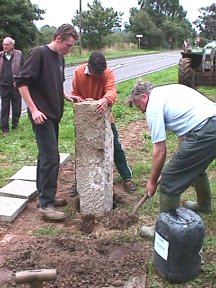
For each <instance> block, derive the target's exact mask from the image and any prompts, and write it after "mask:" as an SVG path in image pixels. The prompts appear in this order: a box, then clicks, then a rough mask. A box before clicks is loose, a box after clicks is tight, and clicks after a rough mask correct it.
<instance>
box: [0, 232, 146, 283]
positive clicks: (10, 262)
mask: <svg viewBox="0 0 216 288" xmlns="http://www.w3.org/2000/svg"><path fill="white" fill-rule="evenodd" d="M147 245H148V244H147V243H146V242H142V241H125V239H124V240H116V241H104V240H93V239H80V240H77V239H75V238H73V237H70V236H68V237H57V238H49V237H45V238H44V237H43V238H36V239H32V240H31V241H22V242H19V243H16V245H15V246H14V247H13V248H12V249H11V251H10V253H9V255H7V257H6V258H5V261H4V263H2V264H1V265H0V269H1V271H2V269H4V271H12V273H11V274H12V277H11V280H9V281H8V282H7V283H5V284H4V283H2V284H1V288H12V287H17V286H15V282H14V275H15V271H22V270H29V269H42V268H43V269H46V268H47V269H48V268H49V269H57V280H56V281H55V282H52V283H51V282H50V283H48V282H46V283H44V286H43V287H47V288H57V287H58V288H63V287H67V288H70V287H73V288H75V287H76V288H79V287H82V288H100V287H124V284H125V283H126V282H130V281H132V278H134V277H135V278H137V279H139V278H140V279H143V277H144V276H145V274H146V271H145V263H146V257H147V253H146V251H148V247H147ZM133 281H134V280H133ZM139 281H141V280H139ZM19 287H20V288H24V287H29V286H28V285H27V284H20V285H19ZM131 287H133V286H131ZM143 287H144V286H143Z"/></svg>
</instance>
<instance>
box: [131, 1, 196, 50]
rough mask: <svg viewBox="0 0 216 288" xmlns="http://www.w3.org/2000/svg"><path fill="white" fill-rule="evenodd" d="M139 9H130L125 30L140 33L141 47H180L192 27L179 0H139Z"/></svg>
mask: <svg viewBox="0 0 216 288" xmlns="http://www.w3.org/2000/svg"><path fill="white" fill-rule="evenodd" d="M138 4H139V5H140V10H138V9H136V8H132V9H130V19H129V22H130V25H128V26H126V29H127V30H129V31H130V30H131V31H133V32H134V33H135V34H142V35H143V38H142V45H141V47H147V48H153V47H166V48H168V47H170V48H175V47H180V46H181V45H182V43H183V41H184V39H185V38H190V37H191V35H192V33H193V29H192V26H191V24H190V23H189V21H188V20H187V19H186V14H187V12H186V11H184V9H183V7H182V6H181V5H180V4H179V0H155V1H154V0H139V1H138Z"/></svg>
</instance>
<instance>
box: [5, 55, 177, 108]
mask: <svg viewBox="0 0 216 288" xmlns="http://www.w3.org/2000/svg"><path fill="white" fill-rule="evenodd" d="M180 57H181V54H180V52H178V51H177V52H176V51H175V52H166V53H157V54H148V55H140V56H133V57H125V58H124V57H122V58H118V59H113V60H108V61H107V64H108V66H109V67H110V68H112V69H113V70H114V72H115V76H116V82H117V83H118V82H122V81H125V80H128V79H132V78H136V77H139V76H142V75H145V74H148V73H151V72H155V71H158V70H162V69H164V68H166V67H170V66H173V65H176V64H177V63H178V61H179V59H180ZM75 68H76V66H72V67H66V68H65V76H66V81H65V83H64V87H65V90H66V91H67V92H70V90H71V80H72V77H73V72H74V69H75ZM0 104H1V99H0ZM25 109H26V105H25V103H24V101H23V104H22V110H23V111H25Z"/></svg>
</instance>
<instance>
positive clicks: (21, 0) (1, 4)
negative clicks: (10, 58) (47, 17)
mask: <svg viewBox="0 0 216 288" xmlns="http://www.w3.org/2000/svg"><path fill="white" fill-rule="evenodd" d="M44 13H45V11H44V10H41V9H39V7H38V5H33V4H32V3H31V1H30V0H16V1H14V0H4V1H3V0H0V15H1V18H0V38H1V39H2V38H4V37H5V36H11V37H12V38H14V39H15V41H16V48H18V49H21V50H26V49H28V48H29V47H31V46H32V45H33V43H34V41H35V40H36V37H37V33H38V30H37V28H36V26H35V25H34V21H37V20H43V18H42V14H44Z"/></svg>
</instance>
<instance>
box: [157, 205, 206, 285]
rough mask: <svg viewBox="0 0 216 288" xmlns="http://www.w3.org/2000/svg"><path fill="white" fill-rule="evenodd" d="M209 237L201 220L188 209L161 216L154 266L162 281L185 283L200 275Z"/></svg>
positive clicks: (161, 214)
mask: <svg viewBox="0 0 216 288" xmlns="http://www.w3.org/2000/svg"><path fill="white" fill-rule="evenodd" d="M204 236H205V228H204V223H203V220H202V219H201V217H200V216H199V215H198V214H197V213H195V212H193V211H191V210H188V209H186V208H178V209H176V210H173V211H170V212H168V213H165V212H162V213H160V215H159V217H158V219H157V221H156V225H155V240H154V266H155V269H156V273H157V274H158V275H160V276H161V277H162V278H164V279H166V280H168V281H170V282H174V283H183V282H186V281H189V280H191V279H193V278H195V277H196V276H197V274H198V273H199V272H200V268H201V250H202V245H203V240H204Z"/></svg>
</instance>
